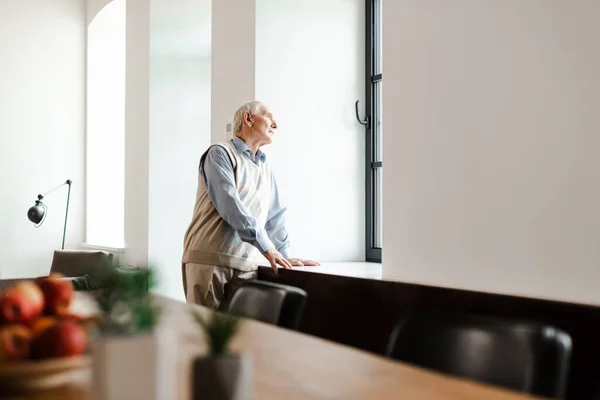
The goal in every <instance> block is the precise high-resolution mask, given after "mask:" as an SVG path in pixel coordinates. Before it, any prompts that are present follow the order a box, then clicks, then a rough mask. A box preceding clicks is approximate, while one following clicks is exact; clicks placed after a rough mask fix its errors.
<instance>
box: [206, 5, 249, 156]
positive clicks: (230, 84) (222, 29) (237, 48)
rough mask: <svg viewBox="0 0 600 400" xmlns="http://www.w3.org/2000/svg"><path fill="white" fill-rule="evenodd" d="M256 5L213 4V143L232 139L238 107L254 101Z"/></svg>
mask: <svg viewBox="0 0 600 400" xmlns="http://www.w3.org/2000/svg"><path fill="white" fill-rule="evenodd" d="M255 3H256V1H255V0H219V1H213V4H212V38H211V40H212V58H211V71H212V78H211V88H212V91H211V132H212V142H213V143H218V142H222V141H223V140H224V139H225V138H226V137H230V136H231V134H227V133H226V126H227V124H228V123H230V122H231V120H232V119H233V114H234V112H235V111H236V109H237V107H239V106H240V105H242V104H243V103H245V102H247V101H250V100H254V96H255V90H254V89H255V74H254V71H255V60H254V58H255V10H256V7H255ZM199 158H200V156H198V159H199Z"/></svg>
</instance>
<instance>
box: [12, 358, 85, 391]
mask: <svg viewBox="0 0 600 400" xmlns="http://www.w3.org/2000/svg"><path fill="white" fill-rule="evenodd" d="M91 364H92V359H91V357H90V356H89V355H87V354H84V355H80V356H74V357H62V358H50V359H46V360H39V361H38V360H32V361H12V362H2V363H1V364H0V385H2V386H4V387H7V388H12V389H16V390H26V391H28V390H40V389H50V388H55V387H58V386H62V385H64V384H67V383H72V382H76V381H78V380H80V379H85V378H86V375H87V374H89V371H90V367H91Z"/></svg>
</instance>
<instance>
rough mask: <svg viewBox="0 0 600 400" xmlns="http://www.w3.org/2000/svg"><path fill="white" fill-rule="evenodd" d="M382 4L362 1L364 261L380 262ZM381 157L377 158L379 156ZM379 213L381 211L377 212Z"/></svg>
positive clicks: (367, 0) (371, 0)
mask: <svg viewBox="0 0 600 400" xmlns="http://www.w3.org/2000/svg"><path fill="white" fill-rule="evenodd" d="M381 2H382V0H365V15H366V20H365V22H366V24H365V36H366V37H365V103H366V104H365V114H366V118H365V120H366V126H365V129H366V146H365V147H366V157H365V159H366V163H365V167H366V168H365V178H366V179H365V181H366V187H365V190H366V201H365V204H366V235H365V238H366V256H365V258H366V260H367V261H371V262H381V249H382V247H383V246H382V245H381V238H378V239H379V241H380V243H379V247H378V246H377V243H376V238H377V231H378V229H379V228H380V226H381V224H382V221H381V216H380V215H377V203H378V201H379V200H380V199H379V198H378V197H377V196H378V195H380V194H381V190H380V188H379V187H378V182H377V179H376V178H377V175H376V173H377V172H376V171H377V170H379V171H381V168H382V167H383V163H382V161H381V159H380V158H379V157H377V155H378V154H377V146H378V140H380V138H379V137H378V136H380V134H381V131H380V130H379V129H380V128H379V126H378V124H379V119H378V117H377V115H378V112H379V111H380V110H379V108H380V107H381V104H380V103H381V102H380V99H379V95H378V91H377V89H376V86H377V83H378V82H381V81H382V74H381V65H379V64H380V59H381V58H380V57H381V37H380V28H381ZM379 156H380V154H379ZM380 212H381V210H380Z"/></svg>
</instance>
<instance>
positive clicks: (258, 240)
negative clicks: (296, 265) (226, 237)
mask: <svg viewBox="0 0 600 400" xmlns="http://www.w3.org/2000/svg"><path fill="white" fill-rule="evenodd" d="M200 173H201V174H202V176H203V178H204V182H205V183H206V190H207V192H208V196H209V197H210V200H211V201H212V203H213V205H214V206H215V209H216V210H217V212H218V213H219V215H220V216H221V217H222V218H223V219H224V220H225V222H227V223H228V224H229V226H231V227H232V228H233V229H234V230H235V231H236V232H237V233H238V235H239V236H240V239H242V240H243V241H244V242H246V243H250V244H251V245H253V246H255V247H256V248H257V249H258V250H260V252H261V253H264V252H265V251H267V250H269V249H272V248H276V246H275V245H274V244H273V242H272V241H271V239H269V235H268V234H267V231H266V229H265V228H264V227H261V226H259V225H258V222H257V220H256V218H254V217H253V216H252V215H251V214H250V212H249V211H248V208H247V207H246V205H245V204H244V203H243V202H242V200H241V199H240V197H239V194H238V191H237V188H236V186H235V173H234V171H233V164H232V163H231V160H230V158H229V155H228V154H227V151H226V150H225V149H223V148H222V147H221V146H212V147H211V148H210V149H209V150H208V152H207V154H206V157H204V158H203V160H202V162H201V164H200Z"/></svg>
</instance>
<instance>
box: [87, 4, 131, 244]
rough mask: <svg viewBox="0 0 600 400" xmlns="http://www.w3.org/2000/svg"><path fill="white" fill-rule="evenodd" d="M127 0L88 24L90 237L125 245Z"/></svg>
mask: <svg viewBox="0 0 600 400" xmlns="http://www.w3.org/2000/svg"><path fill="white" fill-rule="evenodd" d="M125 15H126V14H125V0H113V1H112V2H110V3H108V4H107V5H106V6H105V7H104V8H103V9H102V10H101V11H100V12H99V13H98V15H96V17H95V18H94V19H93V21H92V22H91V23H90V25H89V26H88V38H87V106H86V107H87V116H86V125H87V128H86V242H87V243H89V244H92V245H98V246H106V247H114V248H122V247H124V235H125V234H124V196H125V185H124V180H125Z"/></svg>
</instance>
